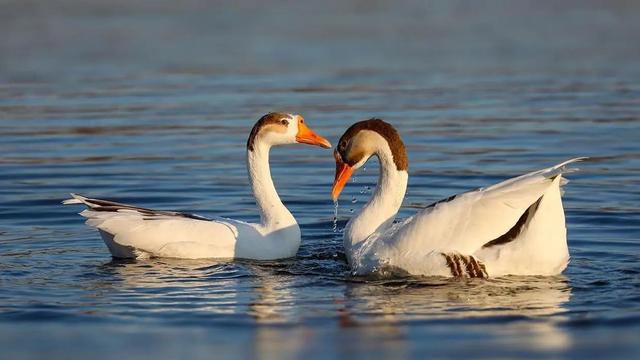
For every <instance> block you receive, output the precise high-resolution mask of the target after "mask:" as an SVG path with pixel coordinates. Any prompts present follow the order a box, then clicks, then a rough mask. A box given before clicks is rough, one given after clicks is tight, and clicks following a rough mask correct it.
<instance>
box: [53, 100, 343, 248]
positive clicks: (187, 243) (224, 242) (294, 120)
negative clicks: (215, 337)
mask: <svg viewBox="0 0 640 360" xmlns="http://www.w3.org/2000/svg"><path fill="white" fill-rule="evenodd" d="M294 143H302V144H310V145H317V146H321V147H323V148H330V147H331V144H330V143H329V141H328V140H326V139H325V138H323V137H321V136H319V135H317V134H316V133H315V132H313V131H312V130H311V129H309V127H307V125H306V124H305V122H304V119H303V118H302V116H300V115H292V114H284V113H269V114H267V115H264V116H263V117H262V118H260V120H258V122H257V123H256V124H255V126H254V127H253V129H252V130H251V134H250V135H249V139H248V141H247V169H248V172H249V181H250V184H251V188H252V190H253V195H254V197H255V199H256V204H257V206H258V210H259V212H260V219H261V221H260V223H259V224H251V223H246V222H243V221H238V220H232V219H227V218H214V219H207V218H204V217H200V216H198V215H193V214H188V213H182V212H175V211H162V210H151V209H146V208H141V207H137V206H132V205H127V204H121V203H116V202H112V201H106V200H100V199H91V198H87V197H84V196H80V195H77V194H71V195H72V198H71V199H68V200H65V201H63V204H84V205H86V206H87V209H86V210H84V211H82V212H81V213H80V215H82V216H84V217H85V218H87V221H86V223H87V224H88V225H89V226H92V227H94V228H97V229H98V231H99V232H100V234H101V236H102V239H103V240H104V242H105V243H106V245H107V247H108V248H109V250H110V252H111V254H112V256H113V257H116V258H148V257H171V258H183V259H199V258H243V259H257V260H273V259H281V258H289V257H293V256H295V254H296V252H297V251H298V247H299V246H300V228H299V226H298V223H297V222H296V219H295V218H294V217H293V215H291V213H290V212H289V210H287V208H286V207H285V206H284V204H283V203H282V201H281V200H280V197H279V196H278V193H277V192H276V189H275V187H274V185H273V181H272V179H271V171H270V169H269V150H270V149H271V147H272V146H277V145H285V144H294Z"/></svg>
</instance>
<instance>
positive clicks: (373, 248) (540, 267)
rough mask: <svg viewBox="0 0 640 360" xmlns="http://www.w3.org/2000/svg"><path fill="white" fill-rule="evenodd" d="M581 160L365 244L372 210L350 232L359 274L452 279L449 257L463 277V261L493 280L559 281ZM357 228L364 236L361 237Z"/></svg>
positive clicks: (480, 193)
mask: <svg viewBox="0 0 640 360" xmlns="http://www.w3.org/2000/svg"><path fill="white" fill-rule="evenodd" d="M577 160H580V159H572V160H569V161H567V162H564V163H562V164H558V165H556V166H553V167H550V168H547V169H543V170H540V171H536V172H532V173H529V174H526V175H523V176H520V177H517V178H513V179H509V180H506V181H503V182H501V183H498V184H496V185H493V186H491V187H488V188H484V189H478V190H475V191H471V192H467V193H463V194H460V195H457V196H455V197H452V198H449V199H447V200H443V201H441V202H438V203H435V204H433V205H431V206H429V207H427V208H425V209H423V210H421V211H420V212H418V213H417V214H415V215H414V216H412V217H410V218H408V219H406V220H404V221H402V222H401V223H398V224H391V221H389V220H390V219H386V220H384V221H381V220H378V222H381V223H382V225H381V226H380V227H379V228H378V229H377V230H376V231H374V232H373V233H371V230H369V233H370V235H369V236H367V237H366V238H365V239H358V237H357V236H356V235H354V234H357V233H363V232H366V231H365V230H363V229H362V227H363V225H362V224H361V221H362V219H363V218H366V217H367V216H369V217H372V216H376V215H374V213H373V212H371V211H369V214H367V209H366V207H365V208H364V209H363V210H362V212H361V213H360V214H359V215H357V216H356V217H354V218H353V219H352V220H351V221H350V222H349V224H348V225H347V228H346V231H345V245H346V244H349V246H350V247H348V248H347V252H348V254H347V255H348V258H349V259H350V263H351V266H352V269H353V271H354V273H356V274H368V273H371V272H375V271H378V270H380V269H382V268H385V267H390V268H395V269H401V270H402V271H406V272H408V273H410V274H414V275H442V276H452V264H451V263H448V261H450V260H451V259H452V257H450V258H449V259H447V257H446V256H445V255H447V254H448V255H458V256H457V257H453V259H454V260H452V262H453V265H455V266H457V267H459V268H460V269H461V270H462V271H461V274H459V275H463V276H464V275H465V272H466V266H468V265H469V262H466V263H465V261H463V260H464V259H466V260H469V259H470V258H469V257H473V258H474V260H475V261H479V262H480V263H481V264H483V265H484V267H485V269H486V275H488V276H502V275H554V274H559V273H561V272H562V271H563V270H564V269H565V268H566V266H567V264H568V262H569V251H568V247H567V240H566V227H565V217H564V209H563V207H562V200H561V189H560V187H561V185H563V184H564V183H565V182H566V180H565V179H563V178H562V173H563V172H567V169H566V168H565V165H567V164H569V163H571V162H574V161H577ZM381 161H382V159H381ZM383 165H384V164H383ZM398 173H402V172H398ZM384 176H385V175H384V174H381V181H382V180H383V178H384ZM388 176H406V173H405V174H404V175H403V174H396V175H388ZM379 186H380V185H379ZM389 191H391V190H389ZM380 196H382V195H380ZM395 196H396V197H398V194H396V195H395ZM399 196H400V197H403V196H404V190H402V194H400V195H399ZM374 197H375V195H374ZM382 216H383V217H384V216H387V215H382ZM394 216H395V214H394ZM391 219H393V218H391ZM370 220H371V219H370ZM375 222H376V221H375V220H373V221H372V223H375ZM358 223H360V229H354V227H358V225H355V224H358ZM455 258H457V259H458V260H457V262H456V260H455Z"/></svg>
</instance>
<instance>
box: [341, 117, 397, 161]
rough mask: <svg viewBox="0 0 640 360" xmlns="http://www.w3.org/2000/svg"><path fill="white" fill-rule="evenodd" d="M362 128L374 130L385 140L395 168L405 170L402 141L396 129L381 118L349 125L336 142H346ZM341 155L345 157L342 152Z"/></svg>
mask: <svg viewBox="0 0 640 360" xmlns="http://www.w3.org/2000/svg"><path fill="white" fill-rule="evenodd" d="M362 130H371V131H375V132H377V133H378V134H380V136H382V137H383V138H384V139H385V140H387V143H388V144H389V148H390V149H391V154H393V162H394V163H395V164H396V169H398V170H407V169H408V168H409V159H408V158H407V150H406V149H405V146H404V142H402V139H401V138H400V135H399V134H398V131H397V130H396V129H395V128H394V127H393V126H392V125H391V124H389V123H386V122H384V121H383V120H381V119H376V118H372V119H369V120H364V121H360V122H357V123H355V124H353V125H351V127H349V128H348V129H347V131H346V132H345V133H344V134H343V135H342V137H341V138H340V142H338V144H341V143H343V141H344V142H347V143H348V142H349V140H351V138H353V137H354V136H355V135H356V134H357V133H359V132H360V131H362ZM338 151H343V149H342V150H341V149H338ZM341 155H342V157H343V158H345V156H344V154H341Z"/></svg>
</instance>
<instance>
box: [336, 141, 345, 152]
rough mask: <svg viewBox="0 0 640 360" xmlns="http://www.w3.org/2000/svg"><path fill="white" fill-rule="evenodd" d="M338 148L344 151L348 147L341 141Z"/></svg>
mask: <svg viewBox="0 0 640 360" xmlns="http://www.w3.org/2000/svg"><path fill="white" fill-rule="evenodd" d="M338 147H339V148H340V149H342V150H344V149H345V148H346V147H347V142H346V141H344V140H342V141H340V145H338Z"/></svg>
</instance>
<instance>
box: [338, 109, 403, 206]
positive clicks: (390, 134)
mask: <svg viewBox="0 0 640 360" xmlns="http://www.w3.org/2000/svg"><path fill="white" fill-rule="evenodd" d="M373 155H377V156H378V157H382V156H385V157H389V158H390V159H392V161H393V164H394V166H395V167H396V170H398V171H403V170H404V171H406V170H407V169H408V167H409V161H408V159H407V152H406V150H405V147H404V143H403V142H402V139H401V138H400V134H398V132H397V131H396V129H395V128H394V127H393V126H391V125H390V124H389V123H386V122H384V121H382V120H380V119H369V120H364V121H360V122H357V123H355V124H353V125H351V127H350V128H348V129H347V131H345V133H344V134H343V135H342V137H340V141H339V142H338V147H337V148H336V149H335V151H334V152H333V156H334V157H335V159H336V177H335V180H334V182H333V188H332V190H331V197H332V199H333V201H336V200H338V197H339V196H340V193H341V192H342V189H343V188H344V186H345V185H346V183H347V181H348V180H349V178H350V177H351V175H353V173H354V172H355V171H356V170H358V169H359V168H360V167H361V166H362V165H364V164H365V163H366V162H367V160H369V158H370V157H371V156H373Z"/></svg>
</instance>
